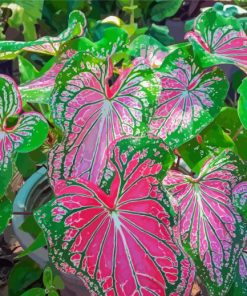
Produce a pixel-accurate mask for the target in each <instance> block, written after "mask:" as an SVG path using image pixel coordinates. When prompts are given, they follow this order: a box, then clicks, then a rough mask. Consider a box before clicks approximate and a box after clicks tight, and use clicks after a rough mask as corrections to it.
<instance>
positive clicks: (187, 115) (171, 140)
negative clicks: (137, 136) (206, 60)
mask: <svg viewBox="0 0 247 296" xmlns="http://www.w3.org/2000/svg"><path fill="white" fill-rule="evenodd" d="M158 71H159V72H158V73H159V75H160V78H161V85H162V92H161V95H160V97H159V101H158V108H157V109H156V111H155V114H154V116H153V118H152V120H151V123H150V130H151V132H152V133H154V134H155V135H157V136H159V137H161V138H162V139H164V140H165V142H166V143H167V144H168V145H169V146H170V147H172V148H175V147H178V146H180V145H181V144H183V143H185V142H187V141H188V140H190V139H191V138H193V137H195V136H196V135H197V134H198V133H199V132H200V131H201V130H202V129H203V128H204V127H206V126H207V125H208V124H209V123H210V122H211V121H212V120H213V119H214V118H215V117H216V115H217V114H218V113H219V112H220V109H221V107H222V106H223V104H224V99H225V97H226V95H227V91H228V82H227V79H226V78H225V75H224V73H223V71H221V70H220V69H218V68H212V69H207V70H202V69H201V68H200V67H198V66H197V65H196V64H195V62H194V58H193V54H192V48H191V47H190V46H187V47H182V48H179V49H177V50H175V51H173V52H172V53H171V54H169V55H168V56H167V57H166V59H165V61H164V63H163V64H162V66H161V67H160V68H159V69H158Z"/></svg>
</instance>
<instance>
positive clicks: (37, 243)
mask: <svg viewBox="0 0 247 296" xmlns="http://www.w3.org/2000/svg"><path fill="white" fill-rule="evenodd" d="M45 245H46V241H45V237H44V234H43V232H40V233H39V234H38V235H37V237H36V238H35V239H34V241H33V242H32V244H31V245H30V246H28V247H27V248H26V249H25V250H24V251H23V252H21V253H20V254H19V255H18V256H17V258H22V257H25V256H27V255H29V254H30V253H33V252H35V251H36V250H38V249H40V248H43V247H44V246H45Z"/></svg>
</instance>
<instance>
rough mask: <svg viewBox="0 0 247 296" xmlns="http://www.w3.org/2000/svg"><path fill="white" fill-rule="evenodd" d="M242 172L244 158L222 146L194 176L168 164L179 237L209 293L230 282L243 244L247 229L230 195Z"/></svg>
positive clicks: (167, 184)
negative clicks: (218, 152)
mask: <svg viewBox="0 0 247 296" xmlns="http://www.w3.org/2000/svg"><path fill="white" fill-rule="evenodd" d="M244 174H245V167H244V164H243V163H242V161H240V160H239V159H238V158H237V156H236V155H235V154H234V153H232V152H222V154H220V155H219V156H217V157H215V158H214V159H211V160H209V161H208V162H206V163H205V165H204V167H203V168H202V170H201V173H200V175H199V176H198V177H197V178H192V177H191V176H187V175H184V174H182V173H180V172H178V171H173V170H172V171H169V172H168V175H167V176H166V177H165V179H164V186H165V187H166V188H167V190H169V191H170V193H171V195H172V196H173V204H174V208H175V210H176V212H177V213H178V215H179V228H178V229H179V232H180V234H181V238H182V242H183V243H184V246H185V248H186V250H187V251H188V252H189V253H190V254H191V256H192V257H193V258H194V260H195V261H196V265H197V268H198V272H199V275H200V276H201V277H202V280H203V281H204V283H205V284H206V285H207V288H208V290H209V293H210V295H223V293H224V292H226V291H227V290H228V289H229V288H230V286H231V284H232V282H233V279H234V271H235V269H236V265H237V264H238V260H239V256H240V254H241V251H242V248H243V244H244V236H245V233H246V229H245V226H244V224H243V222H242V219H241V217H240V216H239V214H238V213H237V212H236V210H235V208H234V206H233V205H232V202H231V195H232V188H233V187H234V185H235V184H237V183H238V182H240V181H241V179H242V178H243V176H244ZM229 267H231V268H230V269H229Z"/></svg>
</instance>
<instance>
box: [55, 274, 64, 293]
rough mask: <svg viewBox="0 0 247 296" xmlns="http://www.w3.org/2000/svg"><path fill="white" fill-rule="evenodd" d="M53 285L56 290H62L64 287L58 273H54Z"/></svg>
mask: <svg viewBox="0 0 247 296" xmlns="http://www.w3.org/2000/svg"><path fill="white" fill-rule="evenodd" d="M53 286H54V287H55V288H56V289H57V290H63V289H64V282H63V280H62V279H61V277H60V276H59V275H55V276H54V279H53Z"/></svg>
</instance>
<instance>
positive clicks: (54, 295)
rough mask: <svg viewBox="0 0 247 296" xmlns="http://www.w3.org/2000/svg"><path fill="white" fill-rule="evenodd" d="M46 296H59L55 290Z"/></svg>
mask: <svg viewBox="0 0 247 296" xmlns="http://www.w3.org/2000/svg"><path fill="white" fill-rule="evenodd" d="M48 296H59V294H58V292H57V291H56V290H50V291H49V293H48Z"/></svg>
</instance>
